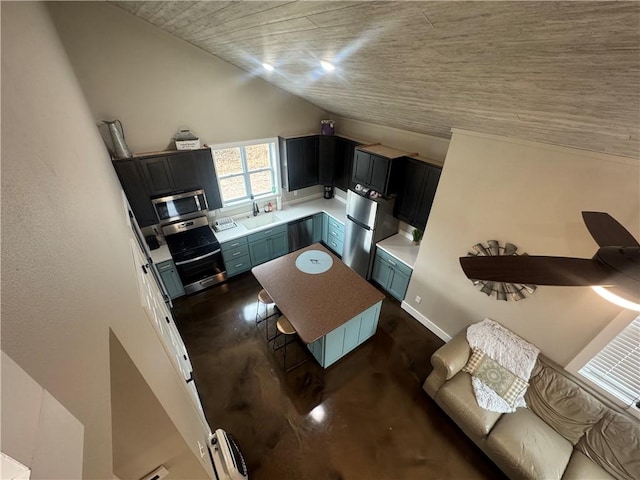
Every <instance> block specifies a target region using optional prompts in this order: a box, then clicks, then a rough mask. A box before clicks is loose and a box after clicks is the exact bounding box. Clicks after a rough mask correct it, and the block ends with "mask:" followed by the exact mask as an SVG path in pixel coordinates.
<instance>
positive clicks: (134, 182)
mask: <svg viewBox="0 0 640 480" xmlns="http://www.w3.org/2000/svg"><path fill="white" fill-rule="evenodd" d="M113 167H114V168H115V170H116V174H117V175H118V178H119V179H120V184H121V185H122V190H124V193H125V195H126V196H127V200H129V204H130V205H131V209H132V211H133V214H134V215H135V217H136V220H137V221H138V225H140V226H141V227H147V226H149V225H154V224H156V223H158V219H157V218H156V213H155V211H154V210H153V206H152V205H151V201H150V200H149V194H148V192H147V188H146V184H145V182H144V180H143V178H142V172H141V171H140V167H139V165H138V161H137V160H136V159H126V160H114V161H113Z"/></svg>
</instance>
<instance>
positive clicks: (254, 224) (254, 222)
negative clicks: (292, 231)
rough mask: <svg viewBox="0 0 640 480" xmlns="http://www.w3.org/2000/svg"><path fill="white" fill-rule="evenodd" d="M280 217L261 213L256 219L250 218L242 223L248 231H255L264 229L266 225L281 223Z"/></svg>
mask: <svg viewBox="0 0 640 480" xmlns="http://www.w3.org/2000/svg"><path fill="white" fill-rule="evenodd" d="M279 221H280V217H278V216H277V215H276V214H275V213H271V212H269V213H260V214H258V215H257V216H255V217H252V218H248V219H247V220H243V221H242V222H241V223H242V224H243V225H244V226H245V228H246V229H247V230H253V229H254V228H259V227H264V226H266V225H271V224H272V223H275V222H279Z"/></svg>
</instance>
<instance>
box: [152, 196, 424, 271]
mask: <svg viewBox="0 0 640 480" xmlns="http://www.w3.org/2000/svg"><path fill="white" fill-rule="evenodd" d="M346 208H347V205H346V201H345V200H343V199H342V198H340V197H334V198H332V199H330V200H327V199H325V198H314V199H312V200H308V201H305V202H300V203H296V204H284V205H283V208H282V210H274V211H273V213H274V214H275V215H276V216H277V217H278V219H279V220H277V221H276V222H273V223H270V224H268V225H265V226H262V227H257V228H252V229H248V228H246V227H245V226H244V225H243V224H242V221H243V220H245V219H252V218H254V217H253V216H243V217H234V220H235V222H236V224H237V226H236V227H234V228H230V229H229V230H223V231H221V232H214V233H215V235H216V238H217V239H218V241H219V242H220V243H224V242H228V241H231V240H235V239H236V238H240V237H244V236H246V235H249V234H251V233H255V232H259V231H261V230H266V229H268V228H272V227H275V226H278V225H285V224H287V223H289V222H292V221H294V220H298V219H300V218H304V217H307V216H309V215H315V214H316V213H322V212H324V213H327V214H329V215H331V216H332V217H333V218H335V219H336V220H338V221H339V222H341V223H343V224H344V223H345V221H346ZM260 215H265V213H264V212H261V213H260V214H258V217H260ZM159 240H160V248H158V249H156V250H151V252H150V253H151V260H153V262H154V263H156V264H157V263H161V262H164V261H166V260H171V253H170V252H169V248H168V247H167V244H166V242H165V240H164V239H163V238H162V237H159ZM377 246H378V247H379V248H382V249H383V250H384V251H385V252H387V253H388V254H389V255H391V256H393V257H395V258H397V259H398V260H399V261H401V262H402V263H404V264H406V265H408V266H410V267H411V268H413V267H414V265H415V263H416V258H417V257H418V249H419V247H418V246H417V245H412V244H411V240H410V239H409V238H407V237H406V236H405V235H403V234H402V233H398V234H396V235H393V236H391V237H389V238H386V239H384V240H382V241H381V242H378V244H377Z"/></svg>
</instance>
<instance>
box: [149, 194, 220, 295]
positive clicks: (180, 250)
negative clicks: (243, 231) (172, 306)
mask: <svg viewBox="0 0 640 480" xmlns="http://www.w3.org/2000/svg"><path fill="white" fill-rule="evenodd" d="M176 199H179V201H181V202H183V205H180V207H181V208H176V207H175V206H171V205H172V203H173V204H175V202H176ZM187 202H188V203H187ZM154 205H155V206H156V211H160V212H163V211H166V212H170V213H166V214H165V215H158V219H159V220H160V221H161V222H163V221H164V222H165V223H164V225H162V233H163V234H164V236H165V240H166V241H167V246H168V247H169V251H170V252H171V257H172V258H173V262H174V263H175V265H176V270H177V271H178V275H180V280H181V281H182V285H183V286H184V290H185V292H186V293H187V294H190V293H194V292H198V291H200V290H202V289H205V288H207V287H210V286H212V285H215V284H217V283H220V282H222V281H224V280H226V278H227V272H226V269H225V267H224V261H223V259H222V252H221V250H220V243H219V242H218V239H217V238H216V236H215V234H214V233H213V230H211V227H210V226H209V219H208V216H207V202H206V199H205V198H204V192H203V191H202V190H197V191H193V192H180V193H179V194H173V195H170V196H167V197H163V198H157V199H154ZM166 205H170V208H168V207H166ZM162 217H164V218H162ZM167 220H172V221H171V223H166V221H167Z"/></svg>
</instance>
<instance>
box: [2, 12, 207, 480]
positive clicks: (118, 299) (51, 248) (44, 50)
mask: <svg viewBox="0 0 640 480" xmlns="http://www.w3.org/2000/svg"><path fill="white" fill-rule="evenodd" d="M1 8H2V179H1V180H2V339H1V341H2V350H3V352H5V353H6V354H7V355H8V356H9V357H10V358H11V359H12V360H13V361H15V362H16V364H17V365H19V366H20V367H21V368H22V369H23V370H24V371H25V372H27V373H28V374H29V375H30V376H31V377H32V378H33V379H34V380H35V381H36V382H37V383H38V384H40V385H41V386H42V387H43V388H44V389H46V390H47V391H48V392H50V393H51V395H53V396H54V397H55V398H56V399H57V401H59V402H60V403H61V404H62V405H63V406H64V407H65V408H66V409H67V410H68V411H69V412H70V413H71V415H73V416H74V417H75V418H77V419H78V421H79V422H80V423H81V424H82V425H84V452H83V477H84V478H92V479H98V478H113V476H112V430H111V429H112V416H111V395H112V393H115V394H117V392H112V391H111V388H110V374H111V373H112V372H111V371H110V365H109V335H110V331H113V332H114V334H115V335H116V336H117V338H118V339H119V341H120V342H121V343H122V345H123V347H124V349H125V351H126V352H127V354H128V355H129V356H130V357H131V359H132V360H133V362H134V364H135V365H136V368H138V369H139V370H140V372H141V374H142V375H143V377H144V379H145V381H146V382H147V383H148V384H149V386H150V387H151V390H152V391H153V392H154V394H155V395H156V397H157V399H158V401H159V402H160V404H161V405H162V407H163V410H164V411H165V412H166V413H165V415H168V416H169V418H170V419H171V421H172V423H173V424H174V425H175V427H176V428H177V429H178V431H179V432H180V434H181V437H182V439H181V440H180V441H181V442H182V443H183V444H184V443H185V442H186V444H187V445H188V451H189V452H190V455H191V459H190V460H191V461H197V462H198V463H197V465H199V467H198V468H200V469H202V468H203V467H202V465H200V463H199V459H200V455H199V454H197V446H196V439H198V440H202V436H203V431H202V425H201V424H200V423H199V422H200V420H199V417H198V416H197V414H196V413H195V407H193V404H192V402H191V400H190V398H189V395H188V393H187V390H186V388H185V387H184V385H183V383H184V382H180V380H179V378H178V376H177V375H175V373H174V370H173V367H172V364H171V363H170V361H169V359H168V358H167V357H166V355H165V354H164V351H163V350H162V346H161V344H160V343H159V341H158V338H157V336H156V335H155V332H154V330H153V328H152V326H151V324H150V323H149V321H148V320H147V318H146V316H145V314H144V313H143V310H142V308H141V306H140V300H139V297H138V294H137V283H136V278H135V272H134V266H133V261H132V254H131V250H130V244H129V236H130V234H131V231H130V229H129V227H128V226H127V224H126V216H125V212H124V208H123V202H122V198H121V193H120V192H121V190H120V184H119V182H118V179H117V177H116V175H115V172H114V170H113V167H112V166H111V162H110V159H109V156H108V154H107V151H106V149H105V148H104V144H103V142H102V140H101V138H100V136H99V134H98V132H97V129H96V127H95V124H94V120H93V117H92V115H91V112H90V111H89V109H88V107H87V104H86V101H85V99H84V97H83V95H82V92H81V90H80V86H79V85H78V82H77V80H76V78H75V76H74V72H73V70H72V68H71V65H70V64H69V61H68V59H67V56H66V54H65V51H64V49H63V47H62V45H61V43H60V41H59V39H58V37H57V34H56V31H55V28H54V26H53V23H52V21H51V19H50V17H49V13H48V11H47V9H46V6H45V5H44V4H41V3H35V2H2V4H1ZM3 369H4V365H3ZM3 373H4V372H3ZM115 374H116V375H117V372H116V373H115ZM2 378H3V389H4V387H5V384H4V375H3V377H2ZM2 407H3V409H2V425H3V427H4V426H5V425H6V419H7V418H9V417H10V416H11V415H13V414H14V412H13V411H12V410H10V409H8V408H6V407H7V406H6V405H5V404H3V405H2ZM3 433H5V432H3ZM196 455H197V457H196ZM194 458H197V459H198V460H194ZM160 460H162V459H160ZM159 463H160V462H159ZM145 473H147V472H140V475H139V476H142V475H143V474H145ZM203 473H204V472H203ZM203 476H204V475H203Z"/></svg>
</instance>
